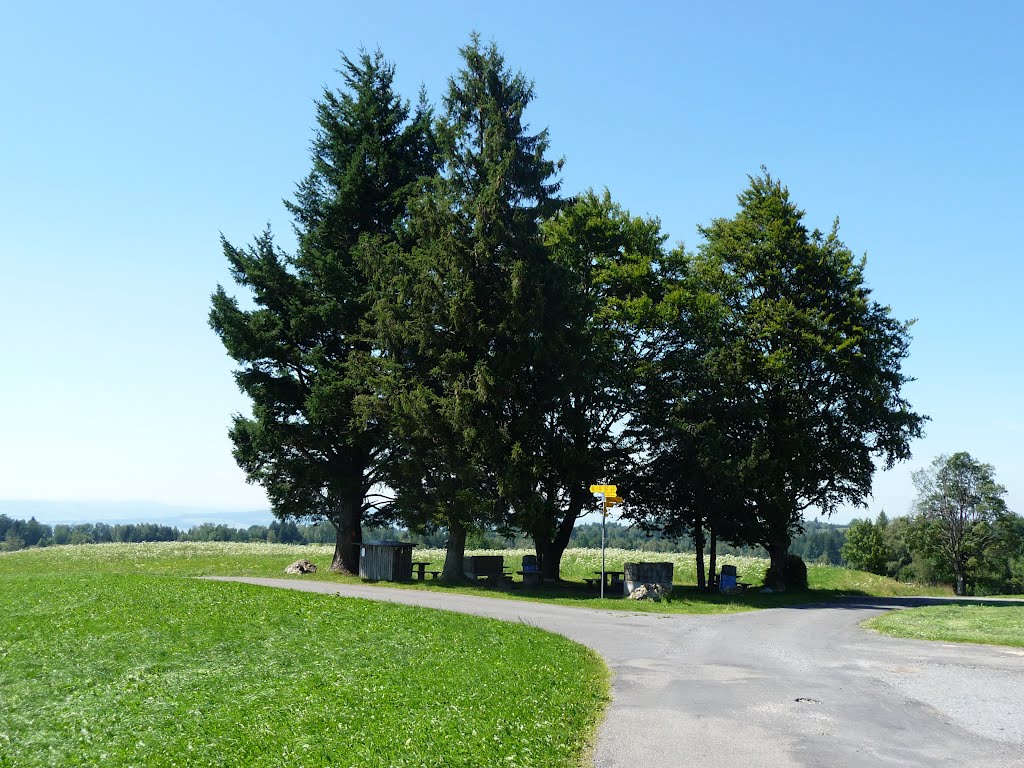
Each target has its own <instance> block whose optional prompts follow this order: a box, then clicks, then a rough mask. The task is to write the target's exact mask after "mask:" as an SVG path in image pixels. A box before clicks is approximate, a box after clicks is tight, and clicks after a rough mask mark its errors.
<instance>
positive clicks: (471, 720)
mask: <svg viewBox="0 0 1024 768" xmlns="http://www.w3.org/2000/svg"><path fill="white" fill-rule="evenodd" d="M132 546H134V545H128V549H129V550H130V549H131V547H132ZM89 549H91V550H94V551H95V552H104V550H103V549H101V548H100V547H95V548H89ZM80 550H81V551H78V550H68V551H56V550H55V551H53V552H51V553H47V554H48V555H49V556H50V557H51V558H52V559H51V560H50V562H49V565H50V566H53V565H56V564H57V563H62V564H63V565H66V566H76V567H77V566H82V565H84V564H85V563H86V562H88V561H90V560H91V558H88V557H85V555H86V554H87V553H86V548H85V547H83V548H80ZM113 551H114V550H112V549H111V550H106V552H105V554H107V555H109V554H110V553H111V552H113ZM146 551H150V552H151V550H138V551H137V552H136V554H138V553H139V552H146ZM54 554H56V555H63V557H56V558H55V557H53V555H54ZM121 554H126V553H125V552H122V553H121ZM193 554H195V553H193ZM275 556H276V555H272V556H271V557H275ZM168 557H169V553H168V552H163V553H162V554H161V556H160V557H158V558H154V562H155V563H160V564H161V565H160V567H161V568H164V569H169V570H180V569H183V568H185V566H184V565H182V564H180V563H178V564H175V563H173V562H172V561H171V560H169V559H168ZM208 557H212V556H210V555H209V553H208V554H207V555H203V556H201V557H197V558H195V559H199V560H202V562H204V563H206V564H207V565H215V566H216V567H218V568H219V567H228V566H227V563H226V562H224V561H216V562H214V561H213V560H210V559H207V558H208ZM225 557H229V558H230V556H228V555H225ZM286 559H287V558H286ZM30 560H32V558H24V557H11V556H6V555H5V556H3V557H0V601H2V604H3V606H4V611H3V612H2V613H0V701H2V702H3V706H2V707H0V766H4V768H8V767H12V768H13V766H19V768H20V767H22V766H25V767H28V766H54V765H112V766H120V765H140V766H141V765H146V766H175V765H178V766H181V765H211V766H212V765H217V766H280V765H307V766H320V765H332V766H367V765H389V766H421V765H452V766H478V765H508V766H550V765H555V766H575V765H578V764H579V761H580V759H581V756H582V755H583V754H584V753H585V750H586V748H587V743H588V739H589V738H590V737H591V735H592V733H593V729H594V727H595V723H596V720H597V717H598V716H599V713H600V711H601V709H602V707H603V705H604V702H605V701H606V697H607V679H606V669H605V667H604V665H603V663H602V662H601V661H600V660H599V659H598V658H596V657H595V656H594V654H592V653H591V652H590V651H588V650H586V649H584V648H582V647H580V646H578V645H575V644H573V643H571V642H569V641H568V640H565V639H564V638H561V637H559V636H556V635H551V634H548V633H545V632H541V631H539V630H536V629H533V628H531V627H527V626H524V625H520V624H506V623H502V622H497V621H491V620H487V619H480V618H474V617H469V616H459V615H454V614H448V613H443V612H437V611H427V610H422V609H415V608H409V607H404V606H397V605H387V604H377V603H370V602H366V601H357V600H342V599H338V598H333V597H328V596H323V595H314V594H305V593H293V592H287V591H275V590H268V589H260V588H257V587H250V586H248V585H243V584H230V583H228V584H225V583H210V582H202V581H196V580H192V579H182V578H169V577H159V576H151V575H129V574H119V575H114V574H103V573H93V574H87V573H84V572H81V571H82V569H81V568H79V572H78V573H74V572H70V571H73V570H74V568H69V569H68V571H69V572H64V573H60V572H52V571H51V570H49V569H48V570H43V571H40V570H31V571H25V573H27V575H21V574H19V573H14V572H12V571H18V570H21V569H19V568H12V567H11V566H12V565H13V564H15V563H17V564H18V565H21V566H27V565H28V563H29V561H30ZM143 561H145V557H140V559H137V560H131V559H130V558H129V559H128V560H126V561H121V563H120V565H121V566H123V565H124V564H125V562H129V563H132V567H135V568H139V569H141V568H142V565H141V562H143ZM92 562H93V566H94V567H98V565H99V563H97V561H92ZM101 562H102V563H103V564H106V565H107V566H109V567H110V568H111V569H115V567H116V566H115V564H113V563H111V561H110V560H103V561H101ZM227 562H230V559H229V560H228V561H227ZM35 564H36V565H38V561H35ZM195 565H196V563H195V562H193V563H192V566H195ZM282 567H283V566H282Z"/></svg>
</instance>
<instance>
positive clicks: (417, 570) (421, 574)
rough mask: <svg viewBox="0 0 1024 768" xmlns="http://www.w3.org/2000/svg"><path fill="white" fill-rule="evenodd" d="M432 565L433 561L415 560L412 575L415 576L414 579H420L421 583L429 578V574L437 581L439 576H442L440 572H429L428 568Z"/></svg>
mask: <svg viewBox="0 0 1024 768" xmlns="http://www.w3.org/2000/svg"><path fill="white" fill-rule="evenodd" d="M431 564H432V561H430V560H413V561H412V575H413V577H414V578H416V579H419V580H420V581H423V580H424V579H426V578H427V574H428V573H429V574H430V575H431V576H433V577H434V578H435V579H436V578H437V576H438V574H440V573H441V572H440V571H428V570H427V566H428V565H431Z"/></svg>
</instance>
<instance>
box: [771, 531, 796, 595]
mask: <svg viewBox="0 0 1024 768" xmlns="http://www.w3.org/2000/svg"><path fill="white" fill-rule="evenodd" d="M791 543H792V539H791V537H790V535H789V534H788V533H787V534H785V535H782V534H777V535H776V536H775V538H773V539H772V540H771V541H769V542H768V546H767V547H766V549H767V550H768V557H769V558H770V560H771V564H770V565H769V566H768V573H766V574H765V575H764V585H765V586H766V587H771V588H772V589H773V590H775V591H776V592H785V591H786V556H787V555H788V554H789V545H790V544H791Z"/></svg>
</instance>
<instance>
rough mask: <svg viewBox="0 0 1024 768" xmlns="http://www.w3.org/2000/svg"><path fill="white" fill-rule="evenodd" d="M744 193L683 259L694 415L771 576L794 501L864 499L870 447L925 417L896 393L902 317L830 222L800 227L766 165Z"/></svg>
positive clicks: (797, 514) (904, 329)
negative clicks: (693, 346)
mask: <svg viewBox="0 0 1024 768" xmlns="http://www.w3.org/2000/svg"><path fill="white" fill-rule="evenodd" d="M739 202H740V211H739V213H738V214H737V215H736V216H735V217H733V218H731V219H715V220H714V221H712V223H711V224H710V225H709V226H707V227H702V228H701V229H700V232H701V234H702V235H703V236H704V238H705V243H704V244H702V245H701V247H700V248H699V250H698V252H697V254H696V255H695V256H694V257H693V258H692V259H691V260H690V264H689V274H688V275H687V284H688V288H689V291H690V294H691V295H690V297H689V302H688V304H687V307H688V308H690V311H691V312H692V313H693V315H694V319H693V320H692V323H691V327H693V328H695V329H697V330H698V331H699V332H700V333H702V334H709V340H708V341H707V342H698V343H697V347H698V352H699V355H698V361H697V362H698V374H697V378H696V383H697V385H698V387H699V388H700V389H698V393H699V396H700V400H699V402H701V403H703V404H707V405H709V406H712V410H710V411H709V414H708V416H707V417H706V418H705V419H703V420H702V421H701V422H699V423H698V424H697V426H699V427H700V428H701V439H702V442H708V443H710V444H711V445H713V446H715V450H714V454H713V459H712V460H713V461H714V462H715V464H716V472H715V476H722V477H725V478H731V484H732V485H733V486H734V487H736V488H737V489H738V490H739V492H740V493H741V494H742V496H743V498H744V502H745V503H744V504H742V505H734V506H733V512H732V515H733V516H734V518H733V519H734V520H735V521H736V523H737V525H736V532H735V535H737V536H738V537H740V538H742V539H744V540H746V541H748V542H750V543H754V542H757V543H760V544H762V545H763V546H765V548H766V549H767V550H768V552H769V554H770V556H771V558H772V567H771V569H770V571H769V576H768V581H769V583H770V584H772V585H774V586H779V585H781V584H784V583H785V579H784V569H785V553H786V551H787V550H788V548H789V545H790V541H791V535H792V532H793V531H794V530H797V529H799V526H800V518H801V515H802V513H803V511H804V510H806V509H808V508H812V507H814V508H817V509H819V510H821V511H822V512H823V513H825V514H829V513H831V512H832V511H834V510H835V509H836V508H837V507H838V506H839V505H840V504H842V503H854V504H860V503H863V501H864V500H865V499H866V497H867V496H868V494H869V493H870V492H871V478H872V474H873V472H874V460H875V459H876V458H880V459H881V460H882V463H883V465H884V466H886V467H890V466H892V465H893V464H894V463H895V462H897V461H900V460H903V459H906V458H908V457H909V456H910V441H911V440H912V439H913V438H915V437H917V436H919V435H920V434H921V426H922V423H923V421H924V419H923V418H922V417H921V416H919V415H917V414H915V413H914V412H913V411H912V410H911V409H910V405H909V403H907V401H906V400H905V399H904V398H903V397H902V394H901V390H902V387H903V385H904V384H905V383H906V382H907V381H908V378H907V377H906V376H905V375H904V374H903V373H902V371H901V365H902V362H903V359H904V358H905V357H906V355H907V349H908V344H909V336H908V329H909V324H908V323H903V322H900V321H898V320H896V319H894V318H893V317H892V316H891V313H890V310H889V308H888V307H885V306H882V305H880V304H878V303H877V302H875V301H872V300H871V298H870V291H869V289H868V288H867V287H866V286H865V284H864V261H863V260H858V259H855V258H854V256H853V254H852V253H851V252H850V250H849V249H848V248H847V247H846V246H845V245H844V244H843V243H842V241H841V240H840V239H839V234H838V224H836V225H834V226H833V228H832V230H831V231H830V232H829V233H828V234H823V233H821V232H819V231H818V230H814V231H809V230H808V229H807V228H806V227H805V225H804V224H803V212H802V211H801V210H799V209H798V208H797V207H796V205H795V204H794V203H793V202H792V201H791V200H790V198H789V192H788V190H787V189H786V188H785V187H783V186H782V185H781V184H780V183H779V182H778V181H776V180H774V179H772V178H771V176H769V175H767V173H766V174H765V175H764V176H759V177H753V178H751V180H750V186H749V187H748V188H747V189H746V190H745V191H744V192H743V193H742V194H741V195H740V197H739ZM705 387H706V388H707V389H706V390H705V389H703V388H705ZM716 404H717V407H714V406H715V405H716ZM702 464H703V465H708V461H707V460H705V461H704V462H702Z"/></svg>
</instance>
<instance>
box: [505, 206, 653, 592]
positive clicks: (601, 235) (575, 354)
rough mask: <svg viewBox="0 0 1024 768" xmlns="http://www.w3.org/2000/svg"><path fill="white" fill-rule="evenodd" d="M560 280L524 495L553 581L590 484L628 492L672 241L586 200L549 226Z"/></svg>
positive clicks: (523, 516) (520, 514) (524, 510)
mask: <svg viewBox="0 0 1024 768" xmlns="http://www.w3.org/2000/svg"><path fill="white" fill-rule="evenodd" d="M542 229H543V236H544V245H545V248H546V250H547V253H548V258H550V260H551V261H552V263H553V264H554V265H555V267H556V268H557V271H556V272H555V273H554V274H555V276H557V279H553V280H551V281H550V282H549V283H548V289H549V297H548V299H547V300H546V306H547V309H548V311H547V313H546V315H545V317H546V322H545V326H544V334H543V337H542V338H541V339H539V340H538V342H539V343H541V344H542V345H543V347H542V349H543V354H542V357H543V367H542V369H541V370H540V371H538V372H537V382H538V384H539V386H538V387H537V388H536V390H535V391H536V392H537V394H538V397H537V398H536V399H535V401H534V402H533V403H532V404H527V407H526V408H525V409H524V410H528V411H529V412H531V413H532V414H533V415H534V416H535V418H534V419H533V421H532V422H531V425H530V426H531V428H532V429H533V430H536V433H535V435H534V436H533V437H532V438H530V439H529V440H528V441H527V442H528V444H529V445H531V446H532V447H533V451H534V455H535V458H536V464H535V465H533V468H535V470H536V471H535V472H534V474H533V475H532V477H531V482H532V486H531V487H529V488H525V489H523V492H522V493H521V494H520V495H519V496H518V499H517V501H518V506H517V509H516V512H517V515H516V521H515V522H516V525H517V526H518V527H519V528H521V529H523V530H524V531H526V532H527V533H528V534H529V535H530V537H531V538H532V539H533V541H534V545H535V548H536V552H537V560H538V565H539V567H540V568H541V571H542V573H543V574H544V576H545V577H546V578H551V579H555V578H558V576H559V568H560V563H561V558H562V554H563V553H564V551H565V549H566V547H567V546H568V544H569V538H570V536H571V535H572V531H573V526H574V525H575V523H576V521H577V519H579V517H580V516H581V515H583V514H585V513H586V512H588V511H591V510H592V509H594V504H593V496H592V494H591V493H590V491H589V486H590V485H591V484H593V483H597V482H602V481H608V482H615V481H616V480H618V482H620V483H622V485H623V488H625V487H626V484H627V483H628V481H626V472H627V470H626V468H627V466H628V464H629V456H630V451H631V448H632V444H631V442H630V441H628V440H627V439H626V438H625V436H624V435H623V434H622V427H623V426H624V422H625V420H626V419H627V418H628V415H629V414H630V412H631V409H632V402H633V398H634V396H635V394H636V391H635V390H636V387H637V382H638V380H639V379H638V375H639V369H640V367H641V365H642V361H643V360H644V359H645V358H646V357H648V356H649V355H650V354H651V349H650V346H651V337H650V335H649V334H647V333H646V332H645V317H646V316H647V315H649V314H650V313H651V312H652V309H653V306H654V304H655V302H656V298H655V297H654V296H653V293H654V291H655V290H656V288H657V285H658V280H657V276H656V273H657V269H658V265H659V264H660V262H661V260H662V259H663V256H664V254H663V252H662V244H663V242H664V240H665V236H664V235H663V234H662V232H661V225H660V222H658V221H657V220H656V219H644V218H641V217H634V216H632V215H630V214H629V212H628V211H625V210H623V209H622V207H621V206H619V205H618V204H616V203H615V202H614V201H613V200H612V199H611V195H610V194H609V193H608V192H607V191H605V192H604V193H603V194H601V195H598V194H596V193H594V192H593V191H588V192H585V193H584V194H582V195H580V196H579V197H577V198H576V199H575V200H574V201H572V203H571V204H570V205H568V206H566V207H565V208H564V209H562V210H560V211H559V212H558V213H557V214H556V215H555V216H554V217H552V218H550V219H548V220H547V221H546V222H545V223H544V225H543V227H542Z"/></svg>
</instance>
